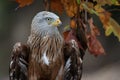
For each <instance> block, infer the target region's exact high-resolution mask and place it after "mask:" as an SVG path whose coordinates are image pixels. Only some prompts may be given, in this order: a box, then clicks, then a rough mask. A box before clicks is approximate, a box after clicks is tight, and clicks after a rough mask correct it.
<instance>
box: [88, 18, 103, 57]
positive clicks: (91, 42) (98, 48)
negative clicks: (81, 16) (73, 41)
mask: <svg viewBox="0 0 120 80" xmlns="http://www.w3.org/2000/svg"><path fill="white" fill-rule="evenodd" d="M88 23H89V26H90V30H91V31H90V33H88V34H87V35H86V36H87V40H88V50H89V52H90V53H91V54H93V55H95V56H98V55H101V54H104V53H105V51H104V48H103V47H102V45H101V43H100V42H99V40H98V39H97V38H96V36H98V35H100V32H99V30H98V28H97V27H96V26H95V25H94V23H93V19H92V18H90V19H89V20H88Z"/></svg>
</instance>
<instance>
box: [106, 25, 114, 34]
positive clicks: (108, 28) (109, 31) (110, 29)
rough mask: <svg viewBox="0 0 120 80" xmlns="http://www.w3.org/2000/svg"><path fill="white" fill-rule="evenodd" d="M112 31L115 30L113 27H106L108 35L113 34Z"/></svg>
mask: <svg viewBox="0 0 120 80" xmlns="http://www.w3.org/2000/svg"><path fill="white" fill-rule="evenodd" d="M112 32H113V30H112V28H111V27H110V26H109V27H107V29H106V31H105V35H106V36H109V35H111V33H112Z"/></svg>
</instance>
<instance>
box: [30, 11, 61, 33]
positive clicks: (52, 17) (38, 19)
mask: <svg viewBox="0 0 120 80" xmlns="http://www.w3.org/2000/svg"><path fill="white" fill-rule="evenodd" d="M61 24H62V23H61V21H60V19H59V17H58V16H57V15H56V14H54V13H52V12H48V11H42V12H39V13H37V15H35V17H34V18H33V20H32V24H31V31H32V32H34V33H35V34H38V35H39V34H40V35H41V34H43V35H44V34H46V33H47V34H49V35H53V34H56V33H58V32H59V31H58V29H57V26H60V25H61Z"/></svg>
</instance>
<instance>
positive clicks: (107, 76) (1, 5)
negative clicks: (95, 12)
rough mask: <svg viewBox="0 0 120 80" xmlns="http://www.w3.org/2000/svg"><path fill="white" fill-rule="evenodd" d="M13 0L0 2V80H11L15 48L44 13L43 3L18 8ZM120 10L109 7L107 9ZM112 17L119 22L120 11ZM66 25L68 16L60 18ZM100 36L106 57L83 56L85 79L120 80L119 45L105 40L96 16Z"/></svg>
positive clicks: (108, 38)
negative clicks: (10, 74)
mask: <svg viewBox="0 0 120 80" xmlns="http://www.w3.org/2000/svg"><path fill="white" fill-rule="evenodd" d="M17 7H18V4H17V3H15V2H14V0H0V80H9V79H8V72H9V70H8V69H9V61H10V55H11V52H12V48H13V45H14V44H15V43H16V42H22V43H26V41H27V39H28V36H29V34H30V25H31V21H32V18H33V17H34V15H35V14H36V13H38V12H39V11H42V10H44V6H43V4H42V0H35V1H34V2H33V4H32V5H30V6H26V7H24V8H19V9H16V8H17ZM113 8H118V9H120V7H115V6H112V7H108V6H107V7H106V9H107V10H110V9H113ZM112 13H113V15H112V17H113V18H114V19H115V20H117V22H118V23H120V11H112ZM60 18H61V19H62V22H63V26H65V25H67V24H69V18H67V17H66V15H60ZM94 19H95V24H97V25H98V27H99V29H100V31H101V36H100V37H98V38H99V40H100V41H101V43H102V45H103V47H104V48H105V51H106V55H104V56H103V55H102V56H98V57H94V56H93V55H91V54H89V53H88V52H87V51H86V55H85V56H84V61H83V63H84V65H83V77H82V80H120V42H119V41H118V39H117V38H116V37H114V36H113V35H111V36H109V37H105V35H104V30H103V28H102V24H101V23H100V21H99V19H98V18H97V17H96V16H94Z"/></svg>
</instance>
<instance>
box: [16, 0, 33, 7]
mask: <svg viewBox="0 0 120 80" xmlns="http://www.w3.org/2000/svg"><path fill="white" fill-rule="evenodd" d="M15 1H16V2H17V3H19V7H24V6H28V5H30V4H32V3H33V0H15Z"/></svg>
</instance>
